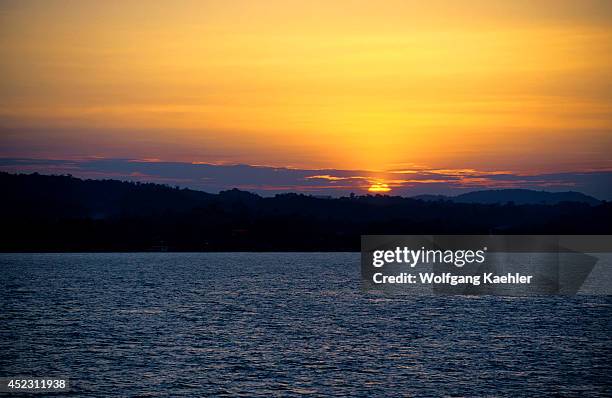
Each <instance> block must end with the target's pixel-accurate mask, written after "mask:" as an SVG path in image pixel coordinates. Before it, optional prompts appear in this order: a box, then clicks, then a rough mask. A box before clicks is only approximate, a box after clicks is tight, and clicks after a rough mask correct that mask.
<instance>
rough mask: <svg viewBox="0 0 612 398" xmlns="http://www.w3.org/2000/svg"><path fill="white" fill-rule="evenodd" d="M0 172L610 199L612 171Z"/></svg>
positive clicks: (110, 167)
mask: <svg viewBox="0 0 612 398" xmlns="http://www.w3.org/2000/svg"><path fill="white" fill-rule="evenodd" d="M0 170H2V171H8V172H13V173H33V172H39V173H44V174H71V175H74V176H76V177H81V178H95V179H102V178H113V179H121V180H129V181H150V182H158V183H163V184H169V185H178V186H181V187H189V188H194V189H200V190H204V191H208V192H218V191H221V190H225V189H231V188H239V189H243V190H249V191H253V192H257V193H260V194H263V195H271V194H275V193H282V192H303V193H309V194H315V195H316V194H321V195H333V196H341V195H348V194H349V193H351V192H354V193H357V194H364V193H367V192H372V193H389V194H395V195H402V196H412V195H418V194H446V195H454V194H459V193H464V192H468V191H474V190H481V189H504V188H529V189H539V190H547V191H567V190H575V191H580V192H583V193H586V194H589V195H592V196H595V197H597V198H600V199H612V171H607V170H606V171H588V172H568V173H541V174H537V173H530V174H520V173H512V172H510V171H491V170H476V169H427V168H424V167H418V168H415V169H402V170H390V171H386V172H380V171H376V172H375V171H368V170H336V169H325V170H318V169H297V168H282V167H280V168H279V167H268V166H253V165H243V164H239V165H229V164H210V163H201V162H197V163H183V162H165V161H162V160H160V159H105V158H89V159H77V160H75V159H70V160H61V159H20V158H0Z"/></svg>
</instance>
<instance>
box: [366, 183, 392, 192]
mask: <svg viewBox="0 0 612 398" xmlns="http://www.w3.org/2000/svg"><path fill="white" fill-rule="evenodd" d="M368 191H369V192H373V193H386V192H390V191H391V188H389V185H388V184H385V183H383V182H377V183H374V184H372V185H370V188H368Z"/></svg>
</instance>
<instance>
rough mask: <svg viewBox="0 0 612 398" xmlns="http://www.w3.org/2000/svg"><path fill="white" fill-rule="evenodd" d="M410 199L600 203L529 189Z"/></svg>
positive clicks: (570, 193)
mask: <svg viewBox="0 0 612 398" xmlns="http://www.w3.org/2000/svg"><path fill="white" fill-rule="evenodd" d="M412 198H413V199H419V200H425V201H449V202H453V203H481V204H506V203H510V202H511V203H514V204H517V205H524V204H545V205H554V204H559V203H563V202H576V203H587V204H589V205H591V206H596V205H598V204H600V203H601V201H600V200H598V199H595V198H594V197H592V196H589V195H585V194H583V193H580V192H575V191H566V192H547V191H535V190H531V189H491V190H485V191H474V192H467V193H464V194H461V195H457V196H444V195H418V196H413V197H412Z"/></svg>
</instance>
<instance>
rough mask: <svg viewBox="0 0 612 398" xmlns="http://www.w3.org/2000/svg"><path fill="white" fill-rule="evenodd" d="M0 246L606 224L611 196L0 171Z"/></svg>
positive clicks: (289, 240)
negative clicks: (290, 189) (399, 191)
mask: <svg viewBox="0 0 612 398" xmlns="http://www.w3.org/2000/svg"><path fill="white" fill-rule="evenodd" d="M0 183H1V184H2V188H3V189H2V190H3V194H2V196H1V199H0V200H1V206H0V211H1V212H2V219H3V229H4V234H3V235H4V237H3V238H2V240H1V241H0V251H4V252H7V251H19V252H36V251H51V252H53V251H151V250H161V251H165V250H169V251H358V250H359V246H360V236H361V235H363V234H611V233H612V203H609V202H601V203H599V204H596V205H590V204H587V203H579V202H562V203H557V204H548V205H547V204H520V205H517V204H514V203H512V202H510V203H497V204H479V203H454V202H451V201H445V200H434V201H428V200H419V199H412V198H403V197H398V196H382V195H365V196H359V195H351V196H350V197H342V198H318V197H313V196H308V195H303V194H297V193H288V194H280V195H276V196H274V197H261V196H259V195H256V194H253V193H249V192H245V191H240V190H237V189H232V190H228V191H223V192H220V193H219V194H210V193H205V192H200V191H195V190H191V189H185V188H183V189H181V188H178V187H170V186H167V185H160V184H153V183H138V182H124V181H117V180H82V179H78V178H75V177H72V176H49V175H40V174H36V173H35V174H9V173H0Z"/></svg>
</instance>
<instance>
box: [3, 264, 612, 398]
mask: <svg viewBox="0 0 612 398" xmlns="http://www.w3.org/2000/svg"><path fill="white" fill-rule="evenodd" d="M611 354H612V298H611V297H610V296H574V297H562V296H557V297H523V298H520V297H492V296H482V297H474V296H401V297H394V296H385V295H377V294H365V293H363V292H362V291H361V290H360V272H359V254H356V253H197V254H196V253H144V254H143V253H138V254H2V255H0V376H17V375H19V376H38V377H40V376H56V377H67V378H69V379H70V382H71V391H70V392H69V393H64V394H63V395H69V396H121V397H124V396H207V395H210V396H249V397H250V396H265V397H268V396H303V395H309V394H312V395H316V396H351V395H353V396H354V395H357V396H364V395H373V396H508V397H516V396H537V397H542V396H601V397H603V396H611V395H612V376H611V375H612V361H611V360H610V358H611ZM36 396H39V395H36Z"/></svg>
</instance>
